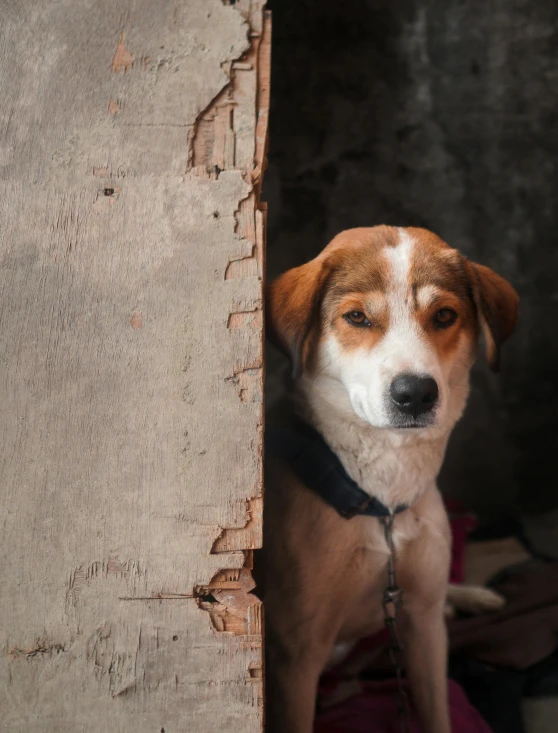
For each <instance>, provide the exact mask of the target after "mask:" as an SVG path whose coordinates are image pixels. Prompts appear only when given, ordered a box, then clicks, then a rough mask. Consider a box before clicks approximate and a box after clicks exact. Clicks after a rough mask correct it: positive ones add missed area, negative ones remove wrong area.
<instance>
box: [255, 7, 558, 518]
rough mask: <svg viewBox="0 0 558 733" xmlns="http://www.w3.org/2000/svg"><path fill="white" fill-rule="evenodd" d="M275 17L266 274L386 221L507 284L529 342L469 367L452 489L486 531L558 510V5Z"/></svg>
mask: <svg viewBox="0 0 558 733" xmlns="http://www.w3.org/2000/svg"><path fill="white" fill-rule="evenodd" d="M269 6H270V7H271V9H272V10H273V26H274V32H273V36H274V37H273V61H272V105H271V129H270V150H269V169H268V172H267V174H266V176H267V177H266V186H265V191H264V198H266V199H267V201H268V202H269V213H270V217H269V234H268V243H269V247H268V277H273V276H274V275H276V274H278V273H279V272H281V271H283V270H285V269H288V268H289V267H292V266H295V265H298V264H301V263H302V262H304V261H307V260H308V259H310V258H311V257H313V256H314V255H316V254H317V253H318V252H319V251H320V250H321V249H322V248H323V247H324V246H325V244H327V242H328V241H329V239H331V237H332V236H334V235H335V234H336V233H337V232H339V231H340V230H342V229H347V228H349V227H355V226H371V225H374V224H393V225H399V226H423V227H427V228H429V229H432V230H433V231H434V232H436V233H437V234H439V235H440V236H441V237H443V238H444V239H445V240H446V241H447V242H448V243H449V244H450V245H451V246H453V247H457V248H459V249H460V250H461V251H462V252H463V253H464V254H466V255H467V256H468V257H470V258H471V259H473V260H476V261H479V262H482V263H483V264H486V265H488V266H490V267H492V268H493V269H495V270H496V271H497V272H498V273H500V274H501V275H503V276H504V277H506V278H507V279H508V280H510V282H511V283H512V284H513V285H514V286H515V288H516V289H517V290H518V292H519V294H520V296H521V322H520V326H519V329H518V331H517V332H516V333H515V335H514V336H513V337H512V340H511V341H510V342H509V343H508V344H507V345H506V346H505V347H504V352H503V359H502V371H501V374H500V375H493V374H492V373H490V372H489V370H488V368H487V367H486V366H485V365H484V364H480V365H479V367H478V368H476V370H475V373H474V376H473V390H472V394H471V398H470V402H469V407H468V409H467V412H466V415H465V417H464V419H463V420H462V422H461V424H460V425H459V426H458V428H457V429H456V431H455V434H454V436H453V438H452V441H451V444H450V449H449V452H448V456H447V459H446V463H445V466H444V469H443V472H442V477H441V485H442V488H443V489H444V491H446V492H447V493H449V494H450V495H452V496H457V497H460V498H462V499H464V500H465V501H466V503H467V504H468V505H469V506H470V507H471V508H473V509H475V510H476V511H478V512H480V513H481V514H482V515H484V516H485V517H488V518H500V519H503V518H505V517H506V516H519V515H521V516H525V515H531V516H532V517H533V515H534V517H533V519H534V521H537V516H540V514H541V513H542V512H552V511H556V510H558V491H557V484H558V481H557V471H558V468H557V465H558V429H557V427H558V417H557V415H558V392H557V388H556V385H557V380H558V340H557V338H556V332H557V329H558V287H557V273H558V268H557V265H558V248H557V234H558V208H557V207H556V203H555V198H556V194H557V192H558V170H557V160H558V158H557V154H558V115H557V112H556V110H557V108H558V107H557V105H558V61H557V59H558V51H557V49H558V26H557V18H558V2H556V0H524V1H521V0H514V1H513V2H511V1H510V0H491V2H486V0H470V1H469V2H464V1H463V0H433V1H432V2H427V1H425V0H398V1H397V2H393V1H391V2H390V1H389V0H377V1H374V0H321V1H318V0H270V1H269ZM268 373H269V381H270V390H271V392H272V393H273V392H275V391H276V389H277V384H278V373H279V361H278V357H277V355H276V354H275V353H274V354H273V355H272V356H271V357H270V359H269V361H268ZM528 521H531V520H528Z"/></svg>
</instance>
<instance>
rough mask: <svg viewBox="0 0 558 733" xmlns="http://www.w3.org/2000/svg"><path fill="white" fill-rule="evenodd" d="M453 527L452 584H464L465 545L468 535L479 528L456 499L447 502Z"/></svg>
mask: <svg viewBox="0 0 558 733" xmlns="http://www.w3.org/2000/svg"><path fill="white" fill-rule="evenodd" d="M445 505H446V510H447V513H448V517H449V521H450V527H451V537H452V545H451V566H450V577H449V580H450V583H462V582H463V577H464V571H465V543H466V541H467V535H468V534H469V533H470V532H472V531H473V529H475V527H476V526H477V520H476V519H475V517H474V516H473V515H472V514H469V513H468V512H467V510H466V509H465V508H464V507H463V505H462V504H461V503H460V502H459V501H456V500H455V499H447V500H446V501H445Z"/></svg>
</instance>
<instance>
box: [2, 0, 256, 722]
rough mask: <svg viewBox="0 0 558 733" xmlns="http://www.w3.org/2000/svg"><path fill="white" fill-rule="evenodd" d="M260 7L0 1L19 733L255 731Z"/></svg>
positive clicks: (9, 677)
mask: <svg viewBox="0 0 558 733" xmlns="http://www.w3.org/2000/svg"><path fill="white" fill-rule="evenodd" d="M263 4H264V3H263V0H240V1H239V2H236V3H228V2H226V1H225V0H174V1H173V0H123V1H122V2H118V3H116V2H113V0H95V1H94V2H93V0H72V2H69V1H64V0H63V1H62V2H60V1H59V0H27V1H26V2H24V3H15V2H9V1H8V2H4V3H3V4H2V23H1V24H0V88H1V92H2V93H1V98H2V100H3V104H2V106H1V107H0V189H1V196H0V361H1V367H2V370H1V376H0V410H1V416H2V417H1V420H0V471H1V476H2V491H1V493H0V516H1V518H2V519H1V525H0V526H1V537H2V541H1V545H0V566H1V568H2V572H1V575H0V649H1V656H0V711H1V716H2V727H3V729H6V730H9V731H12V732H14V733H15V732H16V731H26V733H28V732H30V731H41V732H46V731H48V732H52V733H54V732H56V733H58V732H60V733H63V732H66V731H67V732H68V733H70V732H71V733H77V732H78V731H79V732H80V733H82V732H83V733H89V732H93V731H95V732H99V733H101V732H102V733H107V732H108V731H110V733H120V732H122V733H124V732H126V733H130V732H132V731H133V733H144V731H145V733H147V732H148V731H149V733H163V731H164V732H165V733H177V732H178V731H188V733H206V731H207V732H208V731H211V732H212V733H213V731H215V730H235V731H242V733H257V732H258V731H261V729H262V689H261V688H262V675H261V669H262V637H261V622H260V617H261V612H260V606H259V602H258V601H257V600H256V598H255V597H254V596H253V595H252V594H251V593H250V591H251V589H252V586H253V583H252V580H251V575H250V562H251V550H252V549H253V548H255V547H258V546H260V544H261V501H262V500H261V491H262V479H261V440H262V315H261V314H262V262H263V237H264V225H265V221H264V212H263V211H262V210H260V206H259V202H258V194H259V187H260V181H261V174H262V170H263V167H264V156H265V134H266V126H267V105H268V94H267V89H268V83H269V22H270V19H269V16H268V15H267V14H266V13H265V11H264V10H263Z"/></svg>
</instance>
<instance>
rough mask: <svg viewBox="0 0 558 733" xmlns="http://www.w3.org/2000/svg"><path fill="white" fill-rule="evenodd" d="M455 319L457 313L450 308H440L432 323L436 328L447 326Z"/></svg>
mask: <svg viewBox="0 0 558 733" xmlns="http://www.w3.org/2000/svg"><path fill="white" fill-rule="evenodd" d="M456 320H457V313H456V312H455V311H454V310H453V309H452V308H440V310H439V311H436V314H435V316H434V325H435V326H436V327H437V328H448V327H449V326H452V325H453V324H454V323H455V322H456Z"/></svg>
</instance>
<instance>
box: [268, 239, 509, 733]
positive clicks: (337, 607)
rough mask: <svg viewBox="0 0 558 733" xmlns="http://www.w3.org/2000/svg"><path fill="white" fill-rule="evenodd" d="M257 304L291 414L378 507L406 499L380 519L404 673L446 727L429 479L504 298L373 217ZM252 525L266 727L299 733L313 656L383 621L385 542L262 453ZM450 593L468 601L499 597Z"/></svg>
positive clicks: (479, 269)
mask: <svg viewBox="0 0 558 733" xmlns="http://www.w3.org/2000/svg"><path fill="white" fill-rule="evenodd" d="M267 308H268V322H269V326H270V329H271V332H272V336H273V337H274V338H275V340H276V341H277V342H278V343H279V344H280V346H281V347H282V348H283V350H284V351H285V352H287V353H288V354H289V356H290V358H291V360H292V363H293V368H294V372H295V377H296V378H295V387H294V395H293V397H294V404H295V411H296V412H297V413H298V414H299V415H300V416H301V417H302V418H303V419H304V420H305V421H306V422H308V423H309V424H311V425H312V426H313V427H314V428H315V429H316V430H317V431H318V432H319V433H320V434H321V435H322V436H323V438H324V439H325V441H326V442H327V444H328V445H329V446H330V448H331V449H332V450H333V451H334V453H335V454H336V455H337V457H338V458H339V460H340V461H341V463H342V465H343V467H344V468H345V470H346V472H347V473H348V474H349V476H350V477H351V478H352V479H353V480H354V481H356V482H357V484H358V485H359V486H360V487H361V488H362V489H363V490H364V491H365V492H366V493H367V494H369V495H371V496H375V497H377V498H378V499H380V500H381V501H382V502H383V503H384V505H386V506H387V507H388V508H389V509H390V510H393V509H394V508H395V507H396V506H398V505H401V504H406V505H408V507H409V508H408V509H407V510H406V511H404V512H402V513H401V514H398V515H397V517H396V519H395V523H394V540H395V552H396V562H397V573H398V581H399V584H400V586H401V587H402V589H403V597H404V603H403V607H402V609H401V613H400V629H401V633H402V635H403V642H404V647H405V656H406V665H407V674H408V677H409V682H410V686H411V692H412V696H413V698H414V702H415V705H416V707H417V709H418V712H419V715H420V717H421V720H422V722H423V726H424V730H425V731H428V733H449V731H450V722H449V717H448V705H447V694H446V647H447V643H446V630H445V621H444V607H445V603H446V594H447V591H448V584H447V581H448V568H449V560H450V532H449V528H448V520H447V516H446V513H445V510H444V506H443V503H442V500H441V497H440V494H439V492H438V490H437V488H436V477H437V475H438V472H439V470H440V466H441V464H442V460H443V457H444V452H445V449H446V444H447V441H448V438H449V435H450V433H451V430H452V428H453V426H454V425H455V423H456V421H457V420H458V419H459V417H460V416H461V414H462V412H463V409H464V407H465V403H466V400H467V396H468V392H469V370H470V368H471V366H472V364H473V362H474V360H475V358H476V353H477V341H478V338H479V334H480V333H481V332H482V334H483V336H484V340H485V342H486V347H487V355H488V361H489V364H490V365H491V367H492V368H494V369H497V367H498V360H499V351H500V346H501V344H502V342H503V341H504V340H505V339H506V338H507V337H508V336H509V335H510V334H511V332H512V331H513V329H514V326H515V323H516V319H517V310H518V296H517V294H516V292H515V291H514V289H513V288H512V287H511V286H510V285H509V284H508V283H507V282H506V281H505V280H504V279H502V278H501V277H500V276H498V275H497V274H496V273H494V272H493V271H492V270H490V269H488V268H487V267H484V266H482V265H477V264H474V263H472V262H469V261H468V260H467V259H466V258H465V257H463V256H462V255H461V254H460V253H459V252H458V251H457V250H455V249H451V248H450V247H449V246H448V245H447V244H445V242H443V241H442V240H441V239H440V238H439V237H437V236H436V235H434V234H432V233H431V232H429V231H426V230H424V229H414V228H409V229H403V228H395V227H387V226H378V227H373V228H362V229H351V230H348V231H345V232H342V233H341V234H339V235H338V236H337V237H335V239H333V241H332V242H331V243H330V244H329V245H328V246H327V247H326V248H325V250H324V251H323V252H322V253H321V254H320V255H319V256H318V257H316V258H315V259H314V260H312V261H311V262H308V263H307V264H305V265H302V266H301V267H297V268H295V269H292V270H289V271H288V272H286V273H285V274H284V275H282V276H281V277H279V278H278V279H277V280H276V281H275V282H273V283H272V284H271V286H270V287H269V289H268V301H267ZM264 532H265V541H264V551H263V564H264V578H265V582H264V590H263V595H264V601H265V611H266V639H267V649H268V656H267V667H266V676H267V697H268V708H267V720H268V724H267V725H268V728H267V729H268V731H273V733H310V732H311V731H312V726H313V719H314V711H315V704H316V690H317V682H318V677H319V675H320V673H321V672H322V670H323V669H324V667H325V666H326V665H327V664H328V661H329V660H330V659H331V658H332V657H333V656H335V652H336V651H339V650H343V649H347V648H350V645H351V644H353V643H354V642H355V641H356V640H358V639H359V638H362V637H363V636H366V635H369V634H373V633H375V632H377V631H378V630H379V629H380V628H381V627H382V624H383V618H382V607H381V598H382V591H383V589H384V587H385V585H386V564H387V556H388V550H387V547H386V542H385V539H384V536H383V529H382V527H381V525H380V522H379V521H378V519H376V518H374V517H366V516H356V517H354V518H353V519H350V520H346V519H344V518H342V517H341V516H340V515H339V514H338V513H337V512H336V511H335V510H334V509H333V508H332V507H331V506H329V505H328V504H326V503H325V502H324V501H322V500H321V499H320V498H319V497H318V495H317V494H316V493H314V492H313V491H312V490H310V489H309V488H308V487H307V486H305V485H304V483H303V482H302V481H301V480H300V478H298V476H297V475H296V474H295V473H294V472H293V471H292V469H291V468H290V467H289V465H288V464H287V463H286V462H284V461H282V460H281V459H278V458H277V457H275V456H273V455H270V456H267V458H266V507H265V518H264ZM459 592H460V591H457V593H459ZM461 593H462V595H463V591H461ZM481 593H482V592H481ZM459 600H461V603H459V605H463V603H465V604H467V603H468V604H469V605H471V606H473V607H474V606H475V605H478V606H480V607H481V608H482V607H483V606H487V607H489V606H490V605H491V603H494V604H497V603H498V602H499V600H500V599H499V598H498V597H495V596H490V595H487V596H486V597H484V596H482V595H481V596H479V595H478V594H473V595H472V596H468V595H467V593H465V597H463V598H461V599H459V598H457V601H458V602H459Z"/></svg>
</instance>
